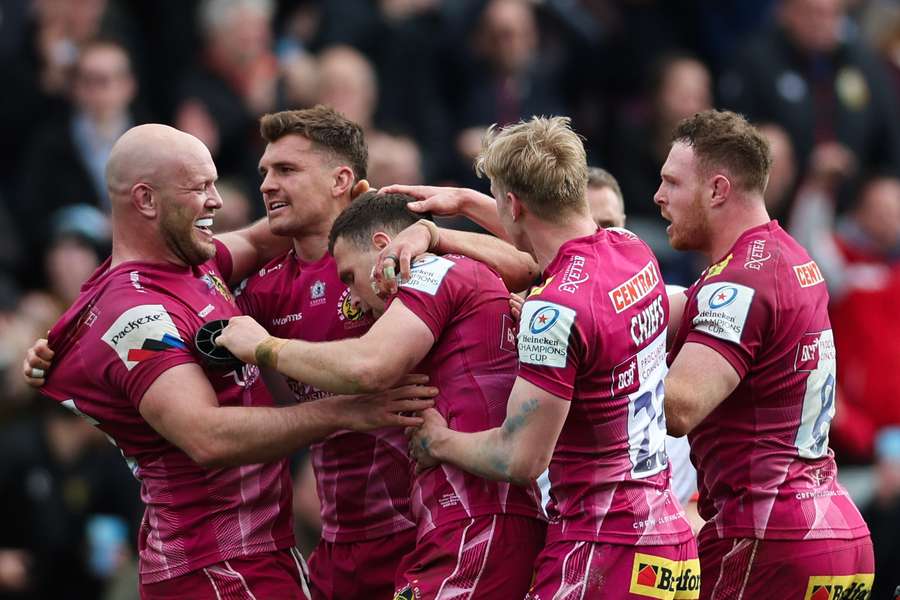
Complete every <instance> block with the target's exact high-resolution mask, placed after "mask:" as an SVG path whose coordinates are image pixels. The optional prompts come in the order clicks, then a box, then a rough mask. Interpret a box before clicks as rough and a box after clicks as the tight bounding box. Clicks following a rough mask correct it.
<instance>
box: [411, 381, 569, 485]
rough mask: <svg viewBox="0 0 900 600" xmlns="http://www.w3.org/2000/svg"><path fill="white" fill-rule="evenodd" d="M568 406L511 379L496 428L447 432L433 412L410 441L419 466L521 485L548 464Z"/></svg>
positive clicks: (538, 389)
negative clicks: (442, 466) (449, 468)
mask: <svg viewBox="0 0 900 600" xmlns="http://www.w3.org/2000/svg"><path fill="white" fill-rule="evenodd" d="M570 404H571V403H570V402H569V401H567V400H565V399H563V398H559V397H558V396H554V395H553V394H551V393H549V392H547V391H544V390H542V389H541V388H539V387H537V386H535V385H534V384H532V383H529V382H528V381H526V380H524V379H522V378H517V379H516V382H515V384H514V385H513V389H512V392H511V393H510V397H509V403H508V404H507V407H506V418H505V419H504V421H503V424H502V425H501V426H500V427H495V428H494V429H488V430H486V431H479V432H477V433H462V432H459V431H453V430H452V429H449V428H448V427H447V423H446V421H444V419H443V417H441V415H440V414H439V413H438V412H437V411H436V410H427V411H425V412H424V413H422V416H423V417H424V419H425V423H424V424H423V425H422V426H421V427H419V428H418V429H417V430H415V431H414V432H413V434H412V437H411V439H410V452H411V453H412V454H413V456H414V457H415V458H416V460H417V461H418V462H419V466H420V468H421V467H428V466H431V465H433V464H435V462H446V463H450V464H452V465H455V466H457V467H459V468H460V469H464V470H466V471H469V472H470V473H474V474H476V475H479V476H481V477H485V478H487V479H495V480H500V481H510V482H512V483H516V484H519V485H526V484H528V483H530V482H532V481H535V480H536V479H537V478H538V476H540V474H541V473H543V472H544V470H545V469H546V468H547V465H549V464H550V458H551V457H552V456H553V449H554V447H555V446H556V440H557V439H558V438H559V433H560V431H562V427H563V424H564V423H565V421H566V416H567V415H568V414H569V405H570Z"/></svg>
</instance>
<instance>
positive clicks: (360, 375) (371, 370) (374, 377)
mask: <svg viewBox="0 0 900 600" xmlns="http://www.w3.org/2000/svg"><path fill="white" fill-rule="evenodd" d="M388 375H390V374H389V373H386V372H385V370H384V369H383V367H382V365H380V364H379V363H378V362H377V361H374V360H359V361H357V362H356V364H355V365H354V367H353V368H352V372H351V373H350V377H349V378H348V379H349V384H350V386H351V387H352V388H353V389H351V390H348V392H349V393H351V394H374V393H377V392H383V391H385V390H386V389H388V388H389V387H390V384H391V383H392V378H391V377H389V376H388Z"/></svg>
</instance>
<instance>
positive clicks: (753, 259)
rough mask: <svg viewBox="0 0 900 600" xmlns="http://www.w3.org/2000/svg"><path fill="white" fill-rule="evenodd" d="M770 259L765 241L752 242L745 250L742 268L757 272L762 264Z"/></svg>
mask: <svg viewBox="0 0 900 600" xmlns="http://www.w3.org/2000/svg"><path fill="white" fill-rule="evenodd" d="M770 258H772V255H771V254H770V253H768V252H766V240H753V241H752V242H750V247H749V248H748V249H747V260H746V262H744V268H745V269H753V270H754V271H759V270H760V269H762V264H763V263H764V262H766V261H767V260H769V259H770Z"/></svg>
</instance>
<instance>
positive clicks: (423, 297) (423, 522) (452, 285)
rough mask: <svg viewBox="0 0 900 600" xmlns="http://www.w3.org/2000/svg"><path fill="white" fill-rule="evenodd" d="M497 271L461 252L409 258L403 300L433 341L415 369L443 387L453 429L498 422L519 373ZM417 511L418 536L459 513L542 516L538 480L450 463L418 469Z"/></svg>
mask: <svg viewBox="0 0 900 600" xmlns="http://www.w3.org/2000/svg"><path fill="white" fill-rule="evenodd" d="M508 298H509V292H508V291H507V290H506V287H505V286H504V285H503V282H502V281H501V279H500V277H499V276H498V275H497V274H496V273H494V272H493V271H492V270H491V269H490V268H488V267H487V266H485V265H483V264H482V263H480V262H477V261H475V260H472V259H469V258H466V257H464V256H457V255H446V256H432V255H426V256H423V257H421V258H419V259H417V260H416V261H414V263H413V265H412V272H411V277H410V279H409V281H407V282H405V283H403V284H401V285H400V289H399V291H398V293H397V295H396V296H394V297H393V298H392V300H391V301H392V302H396V301H400V302H402V303H403V305H404V306H406V307H407V308H408V309H409V310H411V311H412V312H413V313H415V315H416V316H417V317H418V318H419V319H421V320H422V322H423V323H425V324H426V325H427V326H428V328H429V329H430V330H431V333H432V334H433V335H434V340H435V342H434V346H432V348H431V351H430V352H429V353H428V355H427V356H426V357H425V358H424V359H423V360H422V362H421V363H419V365H418V366H417V367H416V368H415V369H414V371H416V372H421V373H428V374H429V376H430V377H431V381H430V385H434V386H436V387H437V388H438V389H439V390H440V393H439V395H438V396H437V397H436V398H435V409H437V411H438V412H440V413H441V415H443V417H444V418H445V419H447V424H448V425H449V427H450V429H453V430H456V431H465V432H475V431H483V430H485V429H491V428H493V427H499V426H500V425H501V424H502V423H503V420H504V418H505V417H506V403H507V400H508V399H509V392H510V390H512V385H513V382H514V381H515V378H516V342H515V327H514V323H513V320H512V317H511V316H510V313H509V300H508ZM412 502H413V506H412V510H413V515H414V516H415V518H416V523H417V525H418V537H419V538H421V537H422V536H423V535H425V534H426V533H428V532H429V531H431V530H432V529H434V528H435V527H437V526H439V525H444V524H446V523H450V522H452V521H456V520H458V519H465V518H472V517H477V516H482V515H490V514H516V515H523V516H526V517H534V518H536V519H539V518H542V513H541V508H540V491H539V490H538V488H537V485H530V486H526V487H522V486H517V485H512V484H509V483H506V482H499V481H489V480H487V479H483V478H481V477H478V476H477V475H473V474H471V473H468V472H466V471H463V470H462V469H459V468H457V467H454V466H452V465H448V464H441V465H439V466H437V467H435V468H433V469H428V470H427V471H425V472H423V473H420V474H419V475H418V476H416V477H415V480H414V482H413V493H412Z"/></svg>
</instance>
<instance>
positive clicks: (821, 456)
mask: <svg viewBox="0 0 900 600" xmlns="http://www.w3.org/2000/svg"><path fill="white" fill-rule="evenodd" d="M687 295H688V299H687V305H686V306H685V314H684V318H683V320H682V324H681V327H680V329H679V331H678V334H677V336H676V339H675V342H674V345H673V347H672V352H671V354H670V361H671V360H673V359H674V357H675V356H676V355H677V353H678V351H679V350H680V349H681V348H682V346H683V345H684V344H685V343H686V342H695V343H699V344H704V345H706V346H709V347H710V348H712V349H713V350H715V351H716V352H718V353H719V354H721V355H722V357H724V358H725V359H726V360H728V362H729V363H731V366H733V367H734V369H735V371H737V373H738V375H740V376H741V382H740V384H739V385H738V387H737V389H736V390H735V391H734V392H733V393H732V394H731V395H730V396H729V397H728V398H726V399H725V401H724V402H722V404H721V405H719V406H718V407H717V408H716V409H715V410H714V411H713V412H712V413H710V415H709V416H707V417H706V419H704V420H703V422H701V423H700V424H699V425H698V426H697V427H696V428H695V429H694V431H692V432H691V434H690V436H689V438H690V442H691V459H692V461H693V462H694V465H695V466H696V467H697V475H698V484H699V488H700V505H699V508H700V514H701V515H702V516H703V518H704V519H706V520H707V521H710V522H711V523H713V524H714V525H715V531H716V532H717V534H718V536H719V537H752V538H759V539H790V540H800V539H815V538H841V539H854V538H857V537H862V536H865V535H867V534H868V529H867V527H866V524H865V523H864V522H863V520H862V518H861V516H860V514H859V511H858V510H857V508H856V506H854V504H853V502H852V500H851V499H850V498H849V497H848V496H847V492H846V491H845V490H844V488H843V487H841V485H840V484H838V482H837V478H836V475H837V467H836V466H835V463H834V458H833V454H832V452H831V450H830V449H829V448H828V429H829V425H830V423H831V419H832V417H833V416H834V391H835V359H836V357H835V350H834V338H833V336H832V332H831V323H830V321H829V320H828V310H827V308H828V292H827V290H826V288H825V282H824V280H823V279H822V274H821V272H820V271H819V268H818V267H817V266H816V263H815V262H813V260H812V259H811V258H810V257H809V255H808V254H807V253H806V251H805V250H804V249H803V248H802V247H801V246H800V245H799V244H798V243H797V242H796V241H795V240H794V239H793V238H792V237H790V236H789V235H788V234H787V233H785V231H784V230H783V229H781V227H780V226H779V225H778V223H777V222H776V221H770V222H769V223H767V224H765V225H760V226H758V227H754V228H752V229H748V230H747V231H745V232H744V233H743V234H742V235H741V236H740V237H739V238H738V240H737V241H736V242H735V244H734V246H733V247H732V248H731V250H729V251H728V252H727V254H726V256H725V257H724V258H723V259H722V260H721V261H719V262H717V263H715V264H713V265H711V266H710V267H708V268H707V269H706V270H705V271H704V272H703V274H702V275H701V276H700V278H699V279H698V280H697V281H696V282H695V283H694V284H693V285H692V286H691V287H690V288H689V289H688V290H687Z"/></svg>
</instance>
